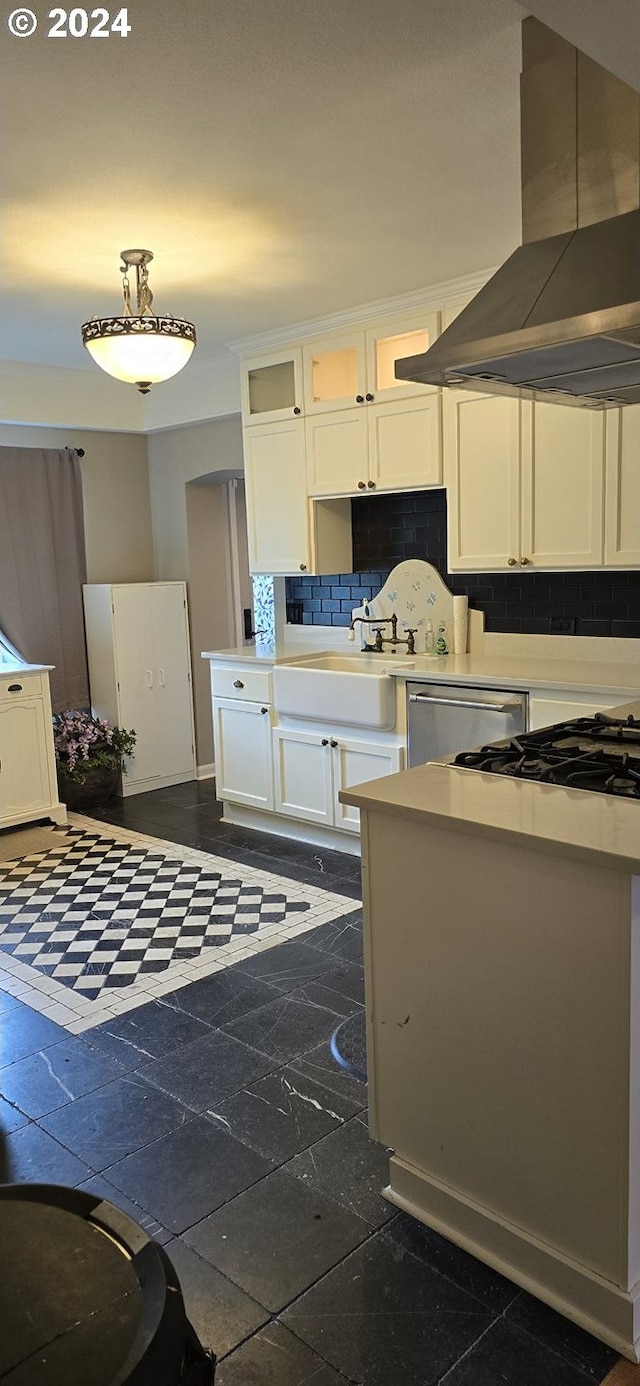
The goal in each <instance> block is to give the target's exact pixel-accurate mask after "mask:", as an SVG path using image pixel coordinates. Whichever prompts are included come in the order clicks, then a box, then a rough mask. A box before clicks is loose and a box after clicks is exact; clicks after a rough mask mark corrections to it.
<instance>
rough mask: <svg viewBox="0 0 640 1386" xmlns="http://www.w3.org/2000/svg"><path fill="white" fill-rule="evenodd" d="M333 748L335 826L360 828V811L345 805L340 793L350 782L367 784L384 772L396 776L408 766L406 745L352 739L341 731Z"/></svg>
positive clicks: (355, 829)
mask: <svg viewBox="0 0 640 1386" xmlns="http://www.w3.org/2000/svg"><path fill="white" fill-rule="evenodd" d="M333 739H334V740H335V741H337V745H336V746H334V747H333V751H332V754H333V782H334V812H335V826H336V827H337V828H346V829H348V831H349V832H353V833H357V832H359V831H360V810H359V809H357V808H354V807H353V806H352V805H351V804H341V803H340V801H339V799H338V793H339V791H340V790H341V789H348V788H349V786H350V785H354V784H366V782H367V780H379V779H381V778H382V776H383V775H394V774H395V773H396V771H398V770H402V769H403V768H404V748H403V747H402V746H385V745H383V744H382V743H377V742H374V741H356V740H349V739H348V738H346V737H344V736H341V735H340V733H339V732H337V734H336V737H335V738H333Z"/></svg>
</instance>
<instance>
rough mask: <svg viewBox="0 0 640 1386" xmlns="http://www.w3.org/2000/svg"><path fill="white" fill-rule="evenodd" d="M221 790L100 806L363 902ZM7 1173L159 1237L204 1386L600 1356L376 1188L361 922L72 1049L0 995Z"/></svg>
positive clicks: (570, 1362)
mask: <svg viewBox="0 0 640 1386" xmlns="http://www.w3.org/2000/svg"><path fill="white" fill-rule="evenodd" d="M220 809H221V806H220V805H219V804H218V803H217V801H216V799H215V790H214V785H213V782H211V781H204V782H200V783H196V784H188V785H183V786H178V787H176V788H173V789H167V790H161V791H157V792H155V793H150V794H143V795H139V796H136V797H131V798H129V799H126V800H124V801H115V802H114V803H112V804H110V805H109V806H108V807H107V808H105V809H104V810H102V811H101V812H100V813H99V814H95V815H94V816H95V817H100V818H102V819H103V820H104V821H106V822H112V823H120V824H122V825H123V826H125V827H128V828H131V829H134V830H137V831H139V832H142V833H144V834H146V835H150V836H157V837H161V838H167V839H170V840H171V841H173V842H178V843H184V844H187V845H189V846H192V847H196V848H199V849H201V850H204V851H207V850H210V851H212V852H215V853H216V855H218V856H225V857H228V858H230V859H233V860H236V861H242V862H243V863H245V864H248V865H252V864H255V865H256V866H258V867H260V868H262V869H265V868H267V869H272V870H274V871H276V872H277V873H278V874H279V875H282V876H288V877H290V878H292V879H295V880H304V881H306V882H309V883H313V884H314V885H323V886H326V888H327V889H329V890H332V891H336V892H338V893H341V894H343V895H349V896H351V897H352V898H353V899H354V901H357V900H358V899H359V892H360V871H359V862H358V860H357V858H354V857H350V856H348V855H345V854H343V853H340V852H335V851H325V850H324V849H321V848H315V847H308V846H305V845H304V844H301V843H297V842H292V841H290V840H289V839H286V838H276V837H273V836H270V835H268V834H264V833H251V832H248V831H245V830H244V829H236V828H233V827H230V826H229V825H227V824H224V823H222V822H221V821H220ZM0 1000H1V1002H2V1008H1V1009H2V1039H3V1043H2V1054H1V1057H0V1092H1V1093H2V1097H1V1098H0V1131H1V1132H2V1147H1V1149H0V1153H1V1154H2V1160H3V1166H4V1172H3V1175H2V1177H3V1178H4V1179H10V1180H42V1181H45V1180H46V1181H50V1182H51V1181H52V1182H59V1183H67V1184H73V1185H79V1186H81V1187H83V1188H88V1189H91V1190H94V1191H96V1192H98V1193H100V1194H101V1195H102V1196H103V1197H106V1198H108V1199H110V1200H111V1201H112V1202H113V1203H115V1204H117V1205H118V1206H119V1207H121V1208H123V1209H124V1210H125V1211H126V1212H129V1213H130V1215H131V1216H132V1217H134V1218H135V1219H136V1221H138V1222H139V1223H141V1224H142V1225H143V1226H144V1227H145V1228H146V1230H147V1231H148V1232H149V1233H150V1235H152V1236H154V1237H156V1239H157V1240H159V1241H160V1242H162V1243H163V1244H165V1245H166V1246H167V1249H168V1252H169V1254H170V1256H171V1258H172V1260H173V1262H174V1265H175V1267H176V1269H177V1271H178V1274H179V1277H180V1280H181V1283H182V1286H183V1290H184V1294H185V1299H186V1303H187V1310H188V1313H189V1315H190V1317H191V1320H192V1322H193V1324H194V1326H195V1328H196V1330H197V1332H198V1334H199V1336H200V1337H201V1339H202V1341H203V1342H204V1343H205V1345H206V1346H208V1347H211V1348H213V1349H214V1351H215V1352H216V1353H217V1355H218V1359H219V1365H218V1368H217V1372H216V1383H217V1386H302V1383H303V1382H309V1381H313V1382H314V1386H346V1383H348V1382H350V1383H361V1386H391V1383H394V1384H395V1383H397V1386H436V1383H440V1382H442V1383H445V1382H446V1386H589V1383H591V1386H593V1384H594V1383H598V1382H601V1381H602V1380H603V1378H604V1377H605V1376H606V1374H607V1373H608V1372H609V1371H610V1369H611V1367H612V1366H613V1364H614V1362H615V1361H616V1354H615V1353H614V1352H612V1351H611V1350H610V1349H609V1348H606V1347H604V1346H603V1344H601V1343H599V1342H597V1341H596V1340H595V1339H593V1338H591V1337H590V1336H589V1335H588V1334H586V1333H584V1332H582V1331H581V1330H580V1329H579V1328H577V1327H576V1326H575V1325H573V1324H571V1323H570V1322H569V1321H568V1320H566V1319H564V1318H561V1317H560V1316H559V1315H557V1314H555V1313H554V1312H553V1311H552V1310H550V1309H549V1308H547V1307H546V1306H545V1305H543V1304H541V1303H540V1302H539V1301H538V1300H535V1299H533V1298H531V1296H529V1295H528V1294H526V1293H525V1292H524V1291H522V1290H519V1289H518V1288H517V1287H516V1286H515V1285H513V1284H511V1282H509V1281H506V1280H504V1279H503V1278H502V1277H501V1276H500V1275H498V1274H497V1273H496V1272H494V1271H492V1270H490V1269H489V1268H488V1267H487V1266H484V1265H483V1264H481V1263H480V1262H477V1261H475V1260H474V1259H473V1258H472V1257H470V1256H468V1255H466V1254H465V1253H464V1252H462V1251H460V1250H459V1249H458V1248H456V1247H455V1246H453V1245H452V1244H451V1243H450V1242H447V1241H445V1240H444V1239H443V1238H442V1237H439V1236H438V1235H437V1234H436V1233H435V1232H432V1231H430V1230H428V1229H427V1228H424V1227H422V1226H421V1224H419V1223H416V1222H414V1221H413V1219H411V1218H409V1217H407V1216H406V1215H404V1214H399V1213H396V1212H395V1211H394V1209H393V1207H392V1206H391V1205H390V1204H388V1203H386V1202H385V1200H384V1199H382V1198H381V1197H380V1190H381V1188H382V1187H383V1186H384V1183H385V1174H386V1152H385V1151H384V1150H383V1149H382V1148H381V1147H379V1146H377V1145H376V1144H375V1143H374V1142H373V1141H371V1139H370V1138H369V1135H368V1131H367V1126H366V1088H365V1086H364V1085H363V1084H361V1083H360V1082H358V1081H356V1079H354V1078H353V1077H351V1076H350V1075H349V1074H348V1073H345V1072H344V1071H343V1070H341V1069H340V1068H339V1067H338V1066H337V1065H336V1063H335V1061H334V1060H333V1058H332V1056H331V1053H330V1051H329V1046H328V1039H329V1036H330V1034H331V1032H332V1031H333V1030H334V1029H335V1027H336V1025H337V1024H339V1023H340V1020H341V1019H342V1018H344V1017H345V1016H351V1015H355V1014H357V1013H358V1011H359V1010H360V1008H361V1006H362V1002H363V969H362V922H361V913H360V911H359V909H354V912H353V913H352V914H350V915H347V916H345V918H344V919H341V920H339V921H337V922H336V924H324V925H321V926H320V927H319V928H317V929H315V930H314V931H312V932H309V933H307V934H305V935H304V939H301V940H297V939H295V940H293V941H292V942H290V943H285V944H280V945H277V946H276V947H274V948H273V949H269V950H268V951H266V952H263V953H260V954H258V955H256V956H255V957H254V958H253V959H247V960H245V961H244V962H240V963H237V964H235V965H234V966H233V967H230V968H228V969H226V970H225V971H224V972H222V973H216V974H214V975H213V976H211V977H208V978H204V979H202V980H199V981H196V982H194V983H192V984H191V985H189V986H186V987H184V988H182V989H181V990H179V991H176V992H174V993H172V994H170V995H164V996H163V997H162V999H161V1000H158V1001H154V1002H150V1003H149V1004H148V1005H145V1006H142V1007H140V1008H139V1009H138V1010H137V1011H129V1012H127V1013H126V1014H124V1015H123V1016H121V1017H119V1018H118V1019H116V1020H115V1021H113V1022H110V1023H109V1024H108V1025H106V1026H104V1025H103V1026H100V1027H97V1028H96V1029H94V1030H89V1031H86V1032H85V1033H84V1034H83V1035H82V1037H72V1036H69V1034H68V1033H67V1032H66V1031H65V1030H64V1029H62V1028H61V1027H59V1026H57V1025H55V1024H54V1023H53V1022H51V1021H49V1020H47V1019H46V1018H44V1017H42V1016H39V1015H37V1014H36V1013H35V1012H34V1011H32V1010H30V1009H29V1008H28V1007H27V1006H25V1005H23V1004H22V1003H21V1002H20V1001H16V1000H15V999H14V998H12V997H8V996H1V997H0Z"/></svg>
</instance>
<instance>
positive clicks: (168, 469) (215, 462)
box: [147, 414, 244, 581]
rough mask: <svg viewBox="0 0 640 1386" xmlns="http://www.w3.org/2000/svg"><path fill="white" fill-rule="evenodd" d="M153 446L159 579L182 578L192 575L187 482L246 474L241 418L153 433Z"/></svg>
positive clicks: (151, 474)
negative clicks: (186, 493)
mask: <svg viewBox="0 0 640 1386" xmlns="http://www.w3.org/2000/svg"><path fill="white" fill-rule="evenodd" d="M147 444H148V448H149V484H150V488H151V518H152V524H153V542H154V548H155V566H156V577H157V578H158V579H162V578H164V579H166V580H169V579H173V580H180V581H182V580H184V579H185V578H188V576H189V558H188V541H187V506H186V495H185V486H186V484H187V482H188V481H197V480H200V479H202V478H203V477H208V476H210V475H211V474H212V473H215V472H227V473H234V474H235V475H242V474H243V473H244V458H243V454H242V428H241V424H240V416H239V415H236V414H232V415H230V416H229V417H227V418H223V419H212V420H211V421H210V422H209V423H200V424H190V425H188V426H187V427H185V428H173V429H168V430H167V431H166V432H163V433H152V434H149V435H148V436H147ZM219 479H220V480H224V479H225V478H224V477H220V478H219Z"/></svg>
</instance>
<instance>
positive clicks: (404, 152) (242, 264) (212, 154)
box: [0, 0, 636, 370]
mask: <svg viewBox="0 0 640 1386" xmlns="http://www.w3.org/2000/svg"><path fill="white" fill-rule="evenodd" d="M577 3H578V4H579V6H581V7H582V11H583V14H584V12H585V11H588V12H589V13H591V14H592V17H594V18H597V16H595V10H596V9H597V10H598V11H599V12H600V17H601V18H602V15H603V14H604V10H605V9H606V10H607V13H608V14H609V15H610V14H611V10H612V8H615V6H617V5H620V6H627V7H628V6H629V4H632V5H633V6H634V9H635V5H636V0H577ZM544 4H545V0H539V5H538V8H544ZM572 4H573V8H574V10H575V4H574V0H552V3H551V4H549V3H547V5H546V8H547V10H549V9H550V8H553V9H554V10H556V12H557V11H561V12H562V11H563V10H564V9H565V8H566V9H567V11H568V12H569V14H568V20H567V22H568V23H569V25H570V26H571V23H572V22H573V23H574V25H575V22H576V16H575V15H573V19H572V16H571V13H570V11H571V7H572ZM117 8H118V6H113V7H112V10H111V13H112V15H115V14H116V12H117ZM527 9H528V11H532V10H535V9H536V3H533V4H531V5H529V6H528V7H527ZM522 17H523V8H522V6H521V5H519V4H516V3H515V0H482V3H479V0H178V3H176V0H131V3H130V6H129V11H128V18H129V23H130V24H131V33H130V34H129V35H128V37H126V38H121V37H120V36H118V35H112V36H110V37H108V38H95V39H91V38H88V37H87V38H72V37H68V38H64V39H62V38H58V39H55V38H49V37H47V28H48V25H49V21H48V19H46V18H44V17H43V18H42V19H41V20H40V25H39V29H38V32H37V33H36V34H34V35H33V36H31V37H29V38H14V39H11V38H7V39H6V41H5V53H7V52H8V51H10V56H11V62H10V64H9V63H6V65H5V75H4V84H3V87H4V93H3V104H4V119H3V130H4V134H3V143H2V150H1V153H2V161H3V187H4V210H3V218H2V220H3V225H2V244H3V258H4V265H3V283H4V303H3V323H2V328H1V330H0V357H2V358H3V359H5V360H13V361H22V362H30V363H37V364H40V365H45V366H46V365H56V366H69V367H76V368H82V367H85V368H86V369H89V370H95V367H94V366H93V365H92V364H91V362H90V361H89V360H88V357H87V355H86V353H85V352H84V350H83V347H82V345H81V342H80V334H79V326H80V323H81V322H82V321H84V320H85V319H86V318H88V317H90V316H91V315H92V314H108V313H113V312H117V311H119V304H120V302H121V297H120V294H121V289H120V283H121V280H120V274H119V252H120V250H121V249H123V248H127V247H130V246H142V247H145V248H148V249H151V250H152V251H153V252H154V255H155V259H154V262H153V265H152V267H151V286H152V288H153V290H154V294H155V304H154V307H155V309H156V311H160V312H162V311H165V312H173V313H180V314H184V315H185V316H187V317H190V318H192V319H193V320H194V321H195V323H196V325H197V328H198V337H199V350H198V355H199V357H200V358H201V359H206V358H209V357H216V356H220V354H221V353H224V351H225V344H226V343H228V342H229V341H232V340H234V339H237V338H241V337H244V336H248V335H253V334H255V333H259V332H264V331H270V330H273V329H276V328H279V327H283V326H285V325H287V324H290V323H294V322H299V321H303V320H307V319H310V318H314V317H317V316H319V315H322V314H325V313H332V312H337V311H340V310H343V309H349V308H354V307H356V306H357V305H359V304H366V303H369V302H371V301H373V300H376V299H379V298H385V297H389V296H394V295H398V294H403V293H407V292H410V291H413V290H416V289H420V288H422V287H425V286H428V285H430V284H434V283H438V282H440V281H442V280H447V279H450V278H454V277H456V276H458V275H462V274H467V273H472V272H473V271H477V270H482V269H487V268H489V267H491V266H492V265H495V264H497V263H499V262H500V261H501V260H502V259H504V258H505V257H506V255H507V254H509V253H510V252H511V251H512V250H513V249H514V248H515V246H516V245H517V244H518V242H519V239H520V193H519V114H518V80H519V71H520V24H521V20H522ZM541 17H542V18H543V19H550V16H548V15H544V14H543V15H542V16H541ZM578 18H579V16H578ZM556 27H559V25H556ZM595 27H596V30H597V28H598V26H597V25H596V26H595ZM600 27H601V28H602V25H600ZM606 28H607V26H604V30H603V32H604V31H606ZM569 37H572V38H573V41H576V40H575V37H574V36H573V35H572V34H569ZM594 41H595V42H596V46H597V41H598V34H597V32H596V34H595V40H594ZM618 47H621V50H622V59H623V60H624V57H625V55H626V53H627V52H628V47H627V46H626V45H624V44H622V45H618ZM618 56H620V55H618ZM614 61H615V54H614Z"/></svg>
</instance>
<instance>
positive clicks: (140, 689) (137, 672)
mask: <svg viewBox="0 0 640 1386" xmlns="http://www.w3.org/2000/svg"><path fill="white" fill-rule="evenodd" d="M112 607H113V644H114V655H115V673H116V680H117V686H118V720H119V723H120V725H121V726H123V727H126V729H127V731H130V730H131V729H133V730H134V731H135V732H136V735H137V741H136V749H135V754H134V756H133V757H132V759H131V761H130V762H129V766H128V773H127V777H126V784H127V786H128V787H130V786H131V785H133V784H137V783H138V782H139V781H142V780H149V779H153V778H154V777H155V776H157V775H161V774H162V769H161V762H162V756H163V752H164V748H163V746H162V737H161V733H160V729H159V724H158V709H157V704H156V699H155V697H154V690H155V685H156V680H157V669H156V667H155V656H154V646H153V634H152V630H151V613H150V604H149V586H148V584H146V583H131V584H130V585H129V584H127V585H123V586H117V587H114V588H113V592H112ZM92 700H93V701H94V702H95V701H96V698H95V690H94V688H93V683H92ZM97 710H98V709H97ZM99 715H101V714H99Z"/></svg>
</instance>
